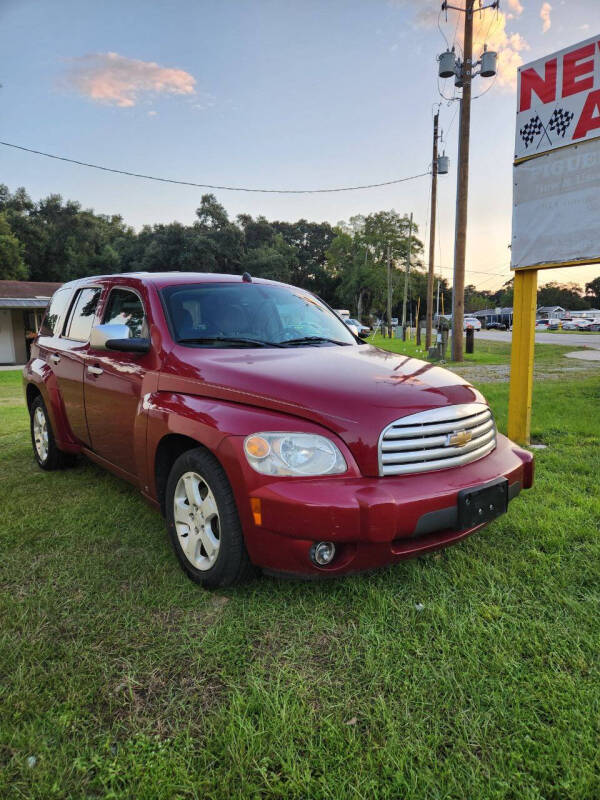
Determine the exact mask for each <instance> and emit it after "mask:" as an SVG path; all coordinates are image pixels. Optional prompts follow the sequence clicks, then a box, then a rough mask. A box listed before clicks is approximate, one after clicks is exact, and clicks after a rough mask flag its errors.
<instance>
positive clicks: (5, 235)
mask: <svg viewBox="0 0 600 800" xmlns="http://www.w3.org/2000/svg"><path fill="white" fill-rule="evenodd" d="M26 278H27V267H26V266H25V262H24V261H23V246H22V244H21V242H19V240H18V239H17V237H16V236H15V235H14V233H13V232H12V230H11V228H10V225H9V224H8V220H7V219H6V216H5V215H4V214H0V279H1V280H13V281H21V280H25V279H26Z"/></svg>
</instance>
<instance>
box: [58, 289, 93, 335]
mask: <svg viewBox="0 0 600 800" xmlns="http://www.w3.org/2000/svg"><path fill="white" fill-rule="evenodd" d="M101 292H102V290H101V289H98V288H93V289H81V290H80V291H79V292H78V294H77V296H76V298H75V302H74V304H73V308H72V309H71V314H70V316H69V321H68V323H67V328H66V331H65V336H66V337H67V339H74V340H75V341H76V342H87V341H88V340H89V338H90V333H91V331H92V325H93V323H94V314H95V313H96V306H97V305H98V300H99V299H100V294H101Z"/></svg>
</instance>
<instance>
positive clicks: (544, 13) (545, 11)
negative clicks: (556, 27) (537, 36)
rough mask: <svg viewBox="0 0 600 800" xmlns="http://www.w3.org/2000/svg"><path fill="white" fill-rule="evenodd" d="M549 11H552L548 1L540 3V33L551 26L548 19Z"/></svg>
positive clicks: (550, 21)
mask: <svg viewBox="0 0 600 800" xmlns="http://www.w3.org/2000/svg"><path fill="white" fill-rule="evenodd" d="M551 11H552V6H551V5H550V3H542V7H541V8H540V19H541V20H542V33H547V32H548V31H549V30H550V28H551V26H552V20H551V19H550V12H551Z"/></svg>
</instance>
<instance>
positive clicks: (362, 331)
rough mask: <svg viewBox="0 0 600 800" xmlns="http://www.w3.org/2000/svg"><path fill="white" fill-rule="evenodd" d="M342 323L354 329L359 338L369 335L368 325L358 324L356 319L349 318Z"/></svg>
mask: <svg viewBox="0 0 600 800" xmlns="http://www.w3.org/2000/svg"><path fill="white" fill-rule="evenodd" d="M344 322H345V323H346V325H347V326H348V327H349V328H350V327H352V328H356V330H357V331H358V335H359V336H368V335H369V334H370V333H371V328H369V326H368V325H363V324H362V322H359V321H358V320H357V319H353V318H352V317H349V318H348V319H345V320H344Z"/></svg>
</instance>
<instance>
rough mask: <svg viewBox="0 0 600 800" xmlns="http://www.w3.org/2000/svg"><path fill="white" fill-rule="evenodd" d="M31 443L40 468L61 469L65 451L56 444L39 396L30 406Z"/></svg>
mask: <svg viewBox="0 0 600 800" xmlns="http://www.w3.org/2000/svg"><path fill="white" fill-rule="evenodd" d="M30 415H31V425H30V430H31V444H32V445H33V454H34V456H35V460H36V461H37V463H38V464H39V466H40V467H41V468H42V469H46V470H51V469H61V468H62V467H64V466H66V464H67V462H68V455H67V453H63V452H62V451H61V450H59V449H58V447H57V446H56V441H55V439H54V432H53V430H52V425H51V423H50V417H49V416H48V411H47V409H46V406H45V404H44V401H43V400H42V398H41V397H39V396H38V397H36V398H35V400H34V401H33V403H32V404H31V408H30Z"/></svg>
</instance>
